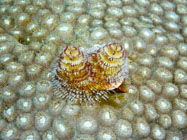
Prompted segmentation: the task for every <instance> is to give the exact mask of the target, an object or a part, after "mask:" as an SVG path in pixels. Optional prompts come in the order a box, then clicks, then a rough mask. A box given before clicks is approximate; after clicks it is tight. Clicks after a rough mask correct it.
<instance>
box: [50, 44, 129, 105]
mask: <svg viewBox="0 0 187 140" xmlns="http://www.w3.org/2000/svg"><path fill="white" fill-rule="evenodd" d="M91 49H92V48H91ZM127 73H128V60H127V55H126V53H125V49H124V47H123V46H122V45H121V44H119V43H107V44H105V45H103V46H99V47H98V48H97V49H96V50H94V49H93V50H89V51H88V50H87V51H86V50H85V51H81V49H80V47H77V46H74V45H67V46H66V47H65V49H64V50H63V51H62V53H61V54H60V55H59V58H58V60H57V64H56V66H55V67H54V71H53V78H52V83H53V86H54V94H55V96H56V97H58V98H62V99H66V100H71V101H73V102H80V103H82V102H90V103H94V102H95V101H97V102H100V101H101V99H104V100H107V98H108V93H109V91H110V90H113V89H115V88H117V87H119V86H120V85H121V83H122V82H123V80H124V78H126V77H127Z"/></svg>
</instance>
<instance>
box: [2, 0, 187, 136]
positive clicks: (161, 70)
mask: <svg viewBox="0 0 187 140" xmlns="http://www.w3.org/2000/svg"><path fill="white" fill-rule="evenodd" d="M108 42H117V43H120V44H122V45H123V46H124V49H125V53H126V54H127V56H128V71H129V73H128V78H126V79H124V81H123V83H122V85H121V86H120V88H122V89H125V90H126V92H125V93H124V92H121V91H119V92H116V93H112V94H111V95H110V96H109V100H108V102H101V103H95V104H89V103H85V104H81V105H79V104H74V103H72V102H71V101H69V100H68V101H65V100H62V99H60V98H55V96H54V89H53V85H52V82H51V81H52V70H53V66H54V65H55V64H56V62H57V60H58V56H59V55H60V53H61V52H62V51H63V50H64V48H65V47H66V46H67V44H71V45H74V46H81V47H80V48H79V49H80V51H82V52H85V51H86V52H87V53H90V52H89V51H90V50H91V51H95V50H97V49H98V47H99V46H103V45H104V44H107V43H108ZM93 57H95V56H93ZM93 60H95V59H93ZM100 60H101V59H100V58H99V59H98V61H100ZM94 64H95V63H93V65H94ZM95 70H96V71H97V70H98V69H97V68H95ZM98 74H99V73H98ZM98 78H99V77H98ZM102 78H106V77H102ZM186 132H187V1H186V0H0V139H1V140H140V139H141V140H174V139H175V140H176V139H178V140H185V139H187V133H186Z"/></svg>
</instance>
